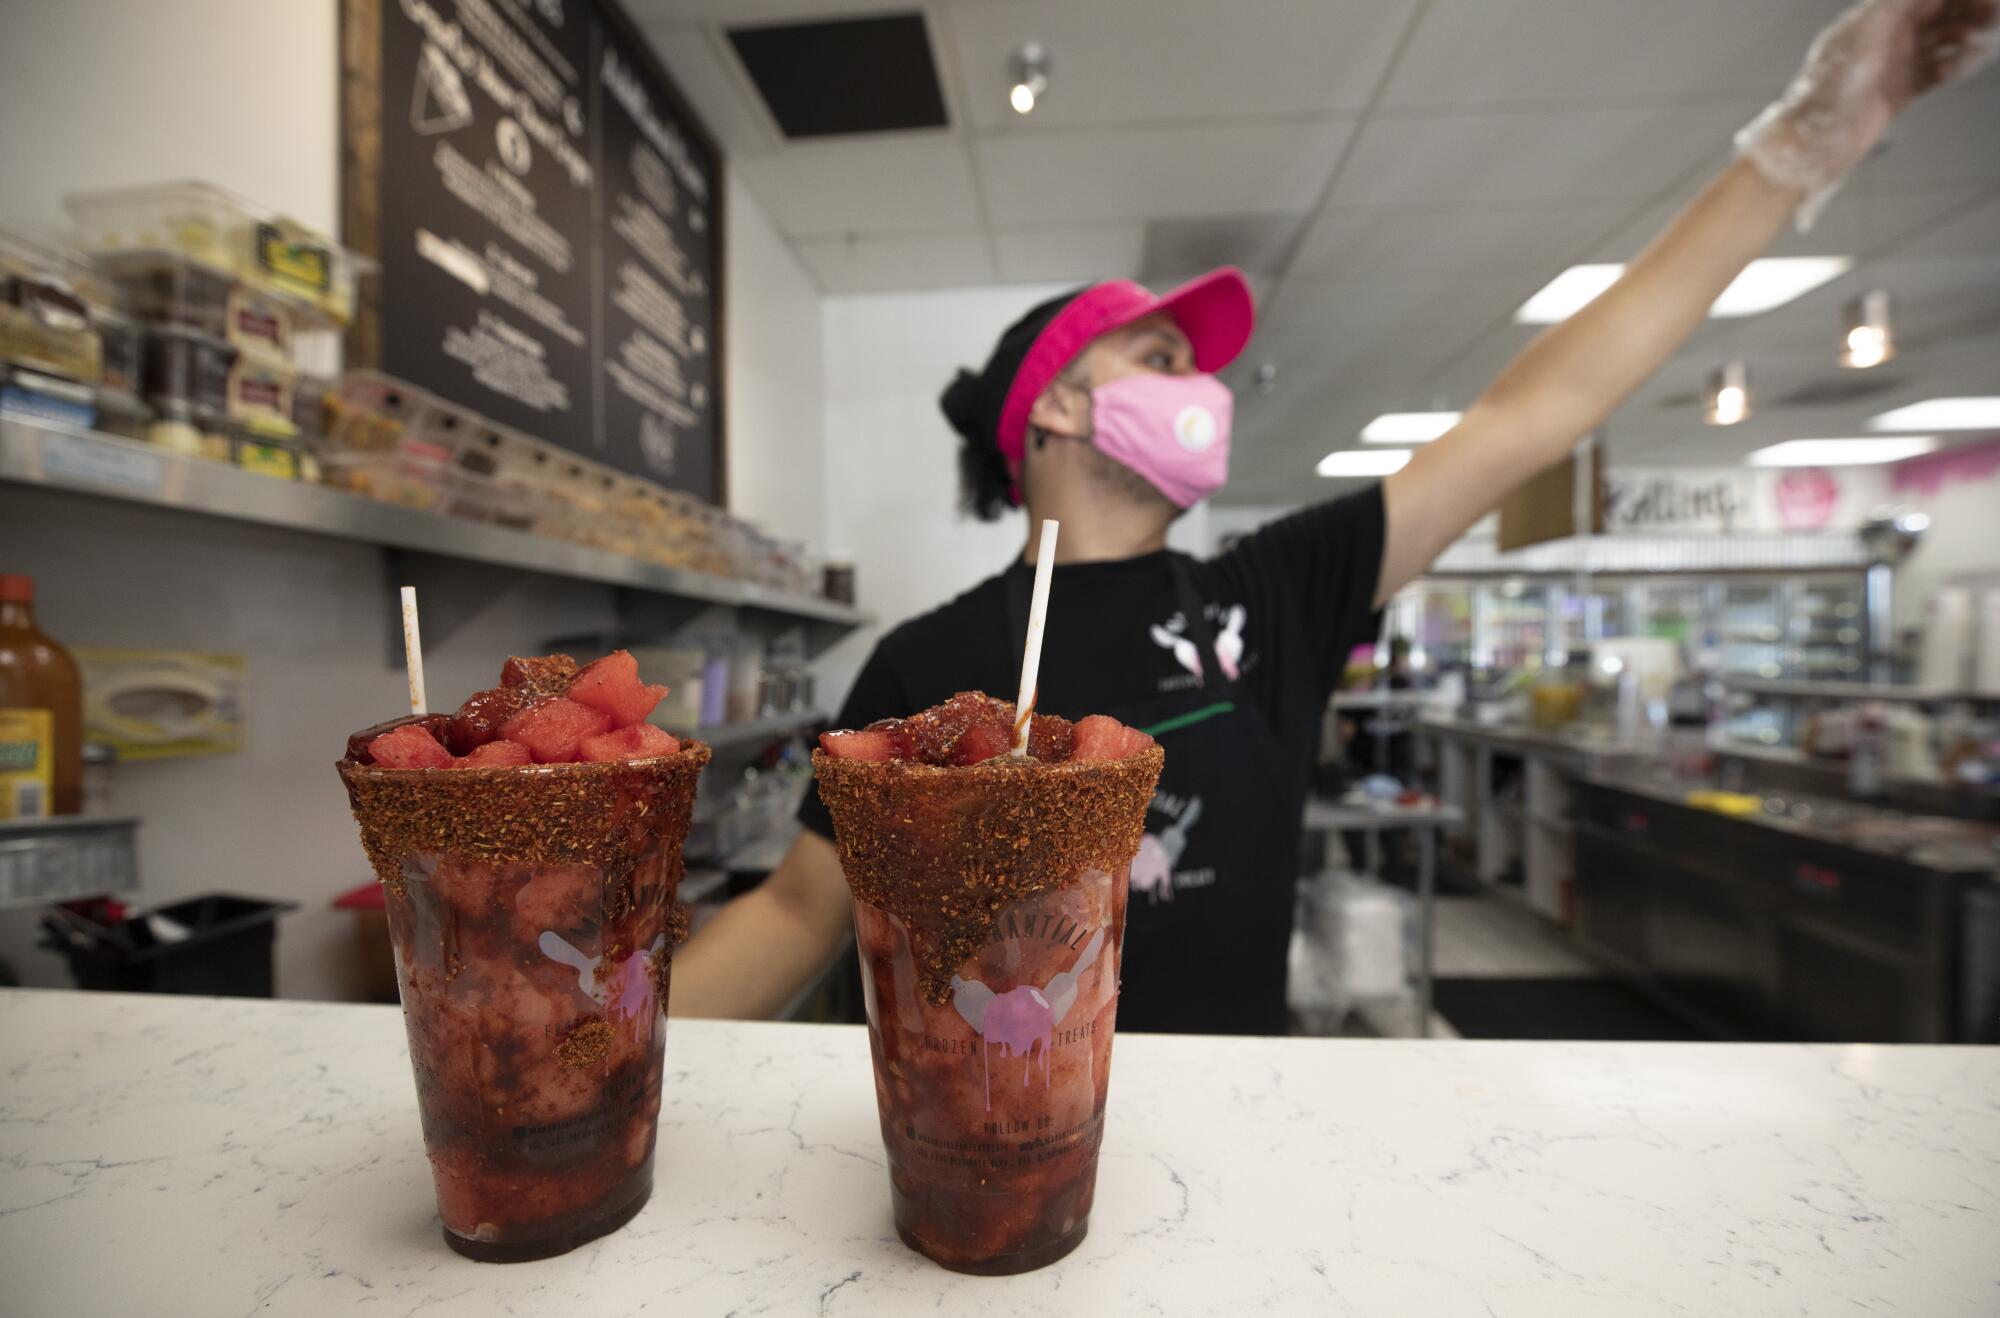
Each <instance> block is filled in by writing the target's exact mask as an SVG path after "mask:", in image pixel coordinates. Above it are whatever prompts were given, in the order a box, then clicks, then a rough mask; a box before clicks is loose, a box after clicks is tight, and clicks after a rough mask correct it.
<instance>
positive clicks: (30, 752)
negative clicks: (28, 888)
mask: <svg viewBox="0 0 2000 1318" xmlns="http://www.w3.org/2000/svg"><path fill="white" fill-rule="evenodd" d="M82 808H83V682H82V679H81V678H80V677H79V676H78V675H77V669H76V660H74V659H72V658H71V657H70V653H69V651H67V650H65V649H63V648H62V647H61V646H60V645H57V644H56V643H55V641H54V640H52V639H50V638H49V637H48V636H46V635H44V634H43V632H42V630H41V629H40V628H39V627H37V626H35V582H34V578H32V577H23V576H15V575H10V574H6V573H0V820H7V819H41V818H44V817H46V816H48V815H73V814H76V813H77V812H78V811H79V810H81V809H82Z"/></svg>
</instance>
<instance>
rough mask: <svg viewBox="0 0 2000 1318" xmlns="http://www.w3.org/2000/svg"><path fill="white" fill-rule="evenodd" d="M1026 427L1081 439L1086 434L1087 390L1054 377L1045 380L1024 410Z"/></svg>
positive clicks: (1087, 423) (1087, 425)
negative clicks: (1026, 415)
mask: <svg viewBox="0 0 2000 1318" xmlns="http://www.w3.org/2000/svg"><path fill="white" fill-rule="evenodd" d="M1028 428H1029V429H1031V430H1044V431H1047V432H1048V433H1049V434H1051V435H1060V436H1062V437H1063V438H1065V439H1084V438H1087V437H1088V436H1089V434H1090V391H1089V390H1088V389H1083V388H1079V387H1078V386H1076V385H1074V384H1070V383H1068V382H1067V381H1065V380H1063V379H1061V378H1057V379H1054V380H1051V381H1049V383H1048V385H1047V386H1046V387H1045V388H1044V389H1043V390H1042V392H1041V393H1039V394H1037V395H1036V396H1035V403H1034V406H1033V407H1031V408H1029V409H1028Z"/></svg>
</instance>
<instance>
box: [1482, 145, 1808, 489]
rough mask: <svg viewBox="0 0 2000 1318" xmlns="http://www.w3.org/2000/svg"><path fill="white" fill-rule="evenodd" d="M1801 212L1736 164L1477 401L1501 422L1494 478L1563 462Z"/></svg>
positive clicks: (1493, 449) (1791, 192)
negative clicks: (1608, 284)
mask: <svg viewBox="0 0 2000 1318" xmlns="http://www.w3.org/2000/svg"><path fill="white" fill-rule="evenodd" d="M1799 200H1800V194H1799V192H1798V191H1797V190H1796V189H1793V188H1785V187H1780V186H1778V185H1777V184H1774V183H1772V182H1770V181H1769V180H1767V179H1766V178H1765V177H1764V176H1763V175H1762V174H1761V173H1759V172H1758V171H1757V169H1756V168H1755V167H1754V166H1752V165H1750V164H1748V163H1746V162H1744V161H1740V160H1739V161H1737V162H1736V163H1735V164H1733V165H1731V166H1730V167H1729V168H1728V169H1726V170H1724V171H1723V172H1722V173H1721V174H1720V175H1719V176H1717V178H1716V179H1715V180H1714V182H1712V183H1710V184H1709V186H1708V187H1707V188H1706V189H1705V190H1704V191H1703V192H1702V194H1701V195H1700V196H1699V197H1697V198H1695V200H1694V201H1693V202H1692V203H1691V204H1690V205H1689V206H1688V208H1687V209H1686V210H1684V211H1682V212H1681V214H1680V216H1679V217H1678V218H1677V219H1675V221H1674V222H1673V223H1672V224H1670V225H1669V226H1668V227H1667V229H1666V231H1665V232H1663V233H1662V234H1660V236H1659V237H1657V238H1655V239H1654V240H1653V242H1652V243H1651V244H1650V245H1649V246H1648V247H1647V248H1646V250H1645V251H1643V252H1641V253H1640V254H1639V256H1638V258H1637V259H1636V260H1634V261H1633V262H1632V263H1631V265H1630V266H1628V267H1627V268H1626V270H1625V273H1624V276H1623V277H1622V278H1620V279H1619V280H1618V282H1617V283H1615V284H1613V285H1612V286H1611V287H1610V288H1608V289H1606V290H1605V291H1604V293H1603V295H1602V296H1600V297H1599V298H1597V299H1596V300H1595V301H1594V302H1592V303H1591V304H1590V305H1589V306H1586V307H1584V308H1583V309H1582V310H1580V311H1578V312H1577V313H1576V314H1575V315H1574V316H1571V317H1570V318H1569V319H1568V320H1566V321H1564V322H1562V323H1561V324H1559V325H1553V326H1551V327H1550V328H1549V329H1548V330H1546V331H1545V332H1543V333H1542V334H1540V335H1539V336H1537V337H1536V339H1535V340H1534V342H1532V343H1530V344H1529V345H1528V346H1527V347H1526V348H1524V349H1523V350H1522V351H1521V354H1520V356H1518V357H1516V358H1515V359H1514V360H1513V362H1511V363H1510V364H1509V365H1508V366H1507V368H1506V369H1505V370H1503V371H1501V372H1500V374H1499V375H1498V376H1496V377H1495V378H1494V380H1493V382H1492V384H1490V385H1488V386H1487V388H1486V391H1485V392H1484V393H1483V394H1482V395H1481V396H1480V399H1479V404H1478V406H1479V407H1480V408H1481V409H1482V410H1484V411H1487V412H1490V413H1495V414H1497V416H1498V420H1499V424H1498V426H1497V427H1496V430H1497V435H1496V439H1495V441H1494V442H1491V443H1487V444H1484V445H1482V446H1481V447H1483V448H1484V449H1485V450H1487V451H1489V452H1490V453H1491V455H1492V456H1491V458H1490V459H1489V460H1490V461H1491V462H1492V463H1493V465H1494V467H1495V469H1496V472H1495V474H1514V473H1516V472H1518V473H1519V478H1521V479H1524V478H1525V477H1527V476H1529V475H1532V474H1533V473H1534V472H1536V471H1539V470H1541V469H1542V468H1543V467H1546V466H1548V465H1549V464H1550V463H1552V462H1554V461H1556V460H1557V459H1558V458H1560V457H1562V456H1563V455H1564V454H1565V453H1568V452H1569V451H1570V449H1571V448H1573V447H1574V446H1575V444H1576V442H1577V441H1578V440H1579V439H1581V438H1582V437H1583V436H1584V435H1586V434H1588V433H1589V432H1590V431H1591V430H1592V429H1593V428H1594V427H1596V426H1597V425H1598V424H1599V423H1600V422H1602V421H1603V420H1604V418H1605V417H1606V416H1607V415H1609V414H1610V413H1611V411H1612V409H1613V408H1615V407H1617V406H1618V405H1619V404H1620V403H1622V402H1624V401H1625V398H1626V397H1627V396H1628V395H1629V394H1630V393H1631V392H1632V391H1633V390H1634V389H1636V388H1638V387H1639V385H1640V384H1641V383H1643V382H1644V381H1645V380H1646V379H1647V378H1648V377H1649V376H1651V375H1652V374H1653V372H1655V371H1657V370H1658V369H1659V368H1660V366H1661V364H1662V363H1664V362H1665V361H1666V360H1667V358H1669V357H1671V356H1672V355H1673V354H1674V351H1675V350H1676V349H1678V348H1679V347H1680V345H1681V344H1682V343H1684V342H1686V340H1687V337H1688V335H1690V334H1692V333H1693V332H1694V330H1695V328H1696V327H1697V326H1698V325H1700V324H1701V322H1702V320H1703V318H1704V317H1705V316H1706V315H1707V314H1708V308H1709V306H1710V304H1711V303H1713V302H1714V301H1715V299H1716V298H1717V297H1719V296H1720V295H1721V294H1722V290H1723V289H1725V288H1727V287H1728V286H1729V284H1730V281H1732V280H1733V279H1735V278H1736V276H1737V275H1739V274H1741V273H1742V271H1743V267H1744V266H1746V265H1748V264H1749V263H1750V262H1751V261H1752V260H1754V259H1755V258H1756V257H1757V256H1758V255H1759V254H1760V253H1762V252H1763V251H1764V249H1765V248H1766V247H1768V246H1770V244H1771V240H1772V239H1773V238H1775V237H1777V235H1778V231H1779V230H1780V229H1782V228H1783V227H1784V226H1785V224H1786V222H1787V221H1788V220H1789V219H1790V217H1791V215H1792V212H1793V211H1794V210H1795V209H1796V208H1797V207H1798V204H1799ZM1463 447H1465V448H1467V449H1468V450H1470V449H1471V448H1472V447H1473V446H1472V445H1465V446H1463ZM1460 456H1461V457H1462V458H1474V456H1475V455H1474V454H1472V453H1471V452H1469V451H1468V452H1466V453H1464V454H1461V455H1460ZM1516 483H1518V480H1517V482H1516Z"/></svg>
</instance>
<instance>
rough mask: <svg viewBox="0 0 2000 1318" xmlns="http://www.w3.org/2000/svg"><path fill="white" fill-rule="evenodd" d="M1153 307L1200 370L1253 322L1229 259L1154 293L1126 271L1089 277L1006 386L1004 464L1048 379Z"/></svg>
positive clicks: (1001, 426) (1246, 292)
mask: <svg viewBox="0 0 2000 1318" xmlns="http://www.w3.org/2000/svg"><path fill="white" fill-rule="evenodd" d="M1038 310H1039V308H1038ZM1155 312H1164V313H1165V314H1167V315H1169V316H1171V317H1173V320H1174V323H1175V324H1176V325H1178V326H1180V329H1181V333H1183V334H1185V335H1187V337H1188V342H1189V344H1191V345H1192V346H1193V348H1194V364H1195V367H1196V369H1198V370H1201V371H1205V372H1214V371H1219V370H1221V369H1222V368H1223V367H1225V366H1227V365H1229V363H1230V362H1232V361H1235V360H1236V355H1237V354H1238V353H1240V352H1242V351H1243V346H1244V345H1245V344H1247V343H1248V342H1250V334H1251V331H1252V330H1254V329H1255V328H1256V326H1257V310H1256V305H1255V302H1254V300H1253V299H1252V297H1251V295H1250V284H1249V281H1248V280H1246V279H1244V277H1243V272H1242V271H1241V270H1238V269H1237V268H1236V267H1235V266H1233V265H1226V266H1223V267H1221V268H1220V269H1217V270H1211V271H1209V272H1208V273H1207V274H1205V275H1202V276H1200V277H1198V278H1195V279H1190V280H1189V281H1188V282H1187V283H1185V284H1182V285H1181V286H1180V287H1179V288H1176V289H1172V290H1170V291H1169V292H1166V293H1163V294H1161V295H1159V296H1157V297H1155V296H1154V295H1153V294H1152V293H1151V292H1149V291H1147V289H1146V288H1144V287H1143V286H1141V285H1139V284H1135V283H1133V282H1132V281H1131V280H1129V279H1111V280H1107V281H1105V282H1104V283H1101V284H1092V285H1091V286H1090V287H1088V288H1086V289H1084V290H1083V291H1082V292H1080V293H1078V294H1076V295H1075V296H1074V297H1073V298H1071V299H1070V300H1069V302H1068V304H1067V305H1064V306H1062V307H1061V308H1060V309H1059V310H1057V311H1056V312H1055V314H1054V316H1053V317H1052V318H1051V319H1050V320H1049V321H1048V323H1047V324H1046V325H1045V326H1044V327H1043V328H1042V330H1041V332H1040V333H1038V334H1036V335H1035V337H1034V340H1033V341H1032V342H1031V343H1030V344H1029V346H1028V350H1027V353H1026V355H1024V356H1023V357H1022V358H1021V364H1020V366H1019V368H1017V369H1016V370H1015V372H1014V378H1013V381H1012V382H1011V383H1010V384H1009V385H1008V386H1007V392H1006V395H1005V397H1004V399H1003V401H1002V402H1001V405H1000V416H999V422H998V424H997V425H996V426H995V427H994V436H993V437H994V440H995V441H996V442H997V443H998V444H999V446H1000V455H1001V456H1002V457H1004V458H1006V459H1007V463H1008V465H1009V466H1010V467H1014V468H1018V467H1019V466H1020V464H1021V460H1022V458H1023V457H1024V456H1025V455H1026V454H1027V447H1028V413H1029V412H1030V411H1031V410H1032V409H1033V408H1034V405H1035V399H1036V398H1038V397H1039V396H1040V395H1041V392H1042V390H1044V389H1046V388H1047V387H1048V384H1049V381H1051V380H1053V379H1055V378H1056V376H1058V375H1060V374H1061V373H1062V371H1063V368H1065V367H1067V366H1068V365H1069V364H1070V363H1071V362H1072V361H1074V360H1075V359H1076V355H1077V354H1078V353H1080V352H1082V351H1083V350H1084V347H1085V346H1086V345H1088V344H1089V342H1090V341H1091V340H1092V339H1094V338H1096V337H1097V336H1098V335H1100V334H1104V333H1108V332H1109V331H1111V330H1115V329H1118V328H1120V327H1121V326H1125V325H1130V324H1131V323H1132V322H1133V321H1135V320H1140V319H1142V318H1144V317H1146V316H1150V315H1152V314H1153V313H1155ZM1017 498H1018V495H1017Z"/></svg>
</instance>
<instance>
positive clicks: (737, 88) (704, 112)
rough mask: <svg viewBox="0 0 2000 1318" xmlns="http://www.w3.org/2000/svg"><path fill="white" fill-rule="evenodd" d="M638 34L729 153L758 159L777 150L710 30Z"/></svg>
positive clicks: (677, 26) (674, 27)
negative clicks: (658, 58)
mask: <svg viewBox="0 0 2000 1318" xmlns="http://www.w3.org/2000/svg"><path fill="white" fill-rule="evenodd" d="M640 30H641V31H642V32H643V33H644V34H645V37H646V40H647V41H648V42H649V43H650V44H651V45H652V47H653V53H654V54H656V55H658V56H659V57H660V62H661V63H662V64H664V65H666V66H667V74H668V76H669V77H671V78H672V79H673V80H674V85H675V86H677V87H679V88H680V89H681V91H682V92H683V93H684V94H685V95H686V96H687V98H688V99H689V100H690V101H692V102H694V108H695V112H696V113H697V114H699V115H700V116H701V120H702V123H703V124H705V125H706V126H707V128H708V131H709V132H711V133H713V134H715V137H716V140H717V141H719V142H721V143H722V145H723V146H724V147H725V148H726V149H727V150H728V151H730V152H735V153H758V152H764V151H769V150H771V149H772V148H773V147H776V146H777V145H778V144H779V142H780V138H779V137H778V134H777V132H776V131H775V130H774V129H773V128H772V126H771V123H770V120H769V119H768V118H767V117H766V115H765V113H764V109H763V106H762V105H761V104H759V103H758V101H757V95H756V93H755V92H754V91H751V90H750V89H749V88H748V87H747V86H746V85H744V82H743V80H742V78H741V76H740V70H739V69H738V68H737V66H736V64H735V57H734V56H733V55H725V54H723V53H722V51H720V50H719V49H718V48H717V47H716V45H715V44H714V43H715V42H716V41H718V40H719V38H718V37H717V36H716V35H715V33H714V31H713V30H712V29H710V28H706V27H703V26H701V25H699V24H694V23H672V24H654V25H651V26H648V27H644V28H642V29H640Z"/></svg>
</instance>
